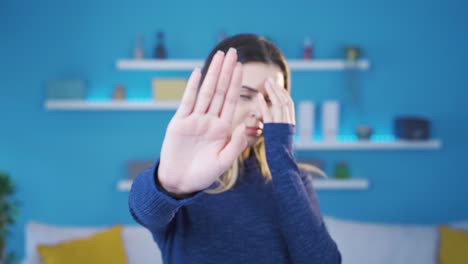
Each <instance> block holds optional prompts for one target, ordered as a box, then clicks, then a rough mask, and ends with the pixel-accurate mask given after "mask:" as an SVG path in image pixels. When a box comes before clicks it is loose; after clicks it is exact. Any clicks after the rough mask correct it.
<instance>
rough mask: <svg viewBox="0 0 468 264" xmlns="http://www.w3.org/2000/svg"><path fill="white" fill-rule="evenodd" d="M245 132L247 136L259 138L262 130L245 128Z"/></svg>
mask: <svg viewBox="0 0 468 264" xmlns="http://www.w3.org/2000/svg"><path fill="white" fill-rule="evenodd" d="M245 130H246V131H247V134H248V135H251V136H260V135H261V134H262V129H261V128H260V127H246V128H245Z"/></svg>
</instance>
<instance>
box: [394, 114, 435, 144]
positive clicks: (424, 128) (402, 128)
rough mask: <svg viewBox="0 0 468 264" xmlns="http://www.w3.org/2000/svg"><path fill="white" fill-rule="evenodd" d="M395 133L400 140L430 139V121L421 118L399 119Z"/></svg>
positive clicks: (396, 120)
mask: <svg viewBox="0 0 468 264" xmlns="http://www.w3.org/2000/svg"><path fill="white" fill-rule="evenodd" d="M394 133H395V136H396V138H398V139H404V140H427V139H429V137H430V121H429V120H428V119H426V118H420V117H397V118H395V120H394Z"/></svg>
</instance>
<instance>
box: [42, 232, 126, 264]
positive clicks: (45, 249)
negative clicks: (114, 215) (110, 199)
mask: <svg viewBox="0 0 468 264" xmlns="http://www.w3.org/2000/svg"><path fill="white" fill-rule="evenodd" d="M121 233H122V226H121V225H116V226H113V227H111V228H108V229H106V230H104V231H101V232H98V233H96V234H94V235H92V236H90V237H88V238H85V239H76V240H69V241H65V242H62V243H59V244H55V245H39V246H38V247H37V249H38V251H39V255H40V256H41V259H42V263H43V264H63V263H67V264H78V263H79V264H83V263H86V264H94V263H96V264H97V263H99V264H103V263H113V264H126V263H127V260H126V256H125V249H124V245H123V240H122V235H121Z"/></svg>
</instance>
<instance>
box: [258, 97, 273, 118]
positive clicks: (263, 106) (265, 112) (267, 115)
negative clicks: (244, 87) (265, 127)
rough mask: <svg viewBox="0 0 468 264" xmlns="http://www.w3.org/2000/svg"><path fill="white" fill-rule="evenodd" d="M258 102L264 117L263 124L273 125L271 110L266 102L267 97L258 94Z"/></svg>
mask: <svg viewBox="0 0 468 264" xmlns="http://www.w3.org/2000/svg"><path fill="white" fill-rule="evenodd" d="M257 100H258V103H259V104H260V110H261V111H262V116H263V123H273V118H272V116H271V112H270V109H269V108H268V105H267V103H266V101H265V97H263V94H262V93H258V94H257Z"/></svg>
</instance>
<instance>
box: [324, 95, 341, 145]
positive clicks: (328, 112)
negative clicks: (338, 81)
mask: <svg viewBox="0 0 468 264" xmlns="http://www.w3.org/2000/svg"><path fill="white" fill-rule="evenodd" d="M339 120H340V105H339V103H338V101H325V102H323V104H322V136H323V140H324V141H325V142H336V141H337V137H338V126H339Z"/></svg>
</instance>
